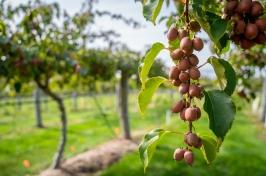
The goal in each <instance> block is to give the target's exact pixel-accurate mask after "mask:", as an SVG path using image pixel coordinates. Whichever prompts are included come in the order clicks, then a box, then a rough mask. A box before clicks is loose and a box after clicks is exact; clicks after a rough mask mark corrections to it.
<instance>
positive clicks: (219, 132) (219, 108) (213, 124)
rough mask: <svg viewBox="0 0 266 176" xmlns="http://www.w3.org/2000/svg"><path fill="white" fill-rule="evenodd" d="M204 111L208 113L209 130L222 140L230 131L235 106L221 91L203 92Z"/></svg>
mask: <svg viewBox="0 0 266 176" xmlns="http://www.w3.org/2000/svg"><path fill="white" fill-rule="evenodd" d="M204 95H205V102H204V110H205V111H206V112H207V113H208V117H209V121H210V122H209V128H210V129H211V130H212V131H213V133H214V134H215V135H216V136H217V138H218V140H220V139H221V140H223V139H224V137H225V135H226V134H227V132H228V131H229V130H230V128H231V126H232V123H233V121H234V116H235V111H236V109H235V105H234V103H233V102H232V100H231V98H230V96H228V95H227V94H226V93H225V92H224V91H221V90H211V91H205V92H204Z"/></svg>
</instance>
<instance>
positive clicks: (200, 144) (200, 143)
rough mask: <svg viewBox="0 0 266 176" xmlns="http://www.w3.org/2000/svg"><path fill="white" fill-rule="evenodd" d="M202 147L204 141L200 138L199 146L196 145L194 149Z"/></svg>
mask: <svg viewBox="0 0 266 176" xmlns="http://www.w3.org/2000/svg"><path fill="white" fill-rule="evenodd" d="M201 146H202V140H201V139H200V138H199V140H198V143H197V145H195V146H194V147H196V148H201Z"/></svg>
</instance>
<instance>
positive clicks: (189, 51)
mask: <svg viewBox="0 0 266 176" xmlns="http://www.w3.org/2000/svg"><path fill="white" fill-rule="evenodd" d="M183 52H184V53H185V55H186V56H190V55H191V54H192V53H193V48H191V50H188V51H186V50H183Z"/></svg>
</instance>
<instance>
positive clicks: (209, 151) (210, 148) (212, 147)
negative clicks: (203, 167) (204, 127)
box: [200, 136, 218, 164]
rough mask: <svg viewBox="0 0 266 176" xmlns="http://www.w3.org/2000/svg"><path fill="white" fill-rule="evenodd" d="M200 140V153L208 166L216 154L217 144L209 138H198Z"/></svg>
mask: <svg viewBox="0 0 266 176" xmlns="http://www.w3.org/2000/svg"><path fill="white" fill-rule="evenodd" d="M200 137H201V140H202V147H201V152H202V154H203V156H204V159H205V160H206V162H207V163H208V164H210V163H211V162H212V161H213V160H214V159H215V158H216V153H217V146H218V144H217V142H216V140H215V139H213V138H212V137H210V136H200Z"/></svg>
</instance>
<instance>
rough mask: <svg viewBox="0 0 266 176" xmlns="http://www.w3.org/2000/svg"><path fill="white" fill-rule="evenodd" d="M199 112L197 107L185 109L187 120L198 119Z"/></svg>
mask: <svg viewBox="0 0 266 176" xmlns="http://www.w3.org/2000/svg"><path fill="white" fill-rule="evenodd" d="M197 117H198V112H197V109H196V108H187V109H186V111H185V118H186V120H187V121H190V122H192V121H195V120H197V119H198V118H197Z"/></svg>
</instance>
